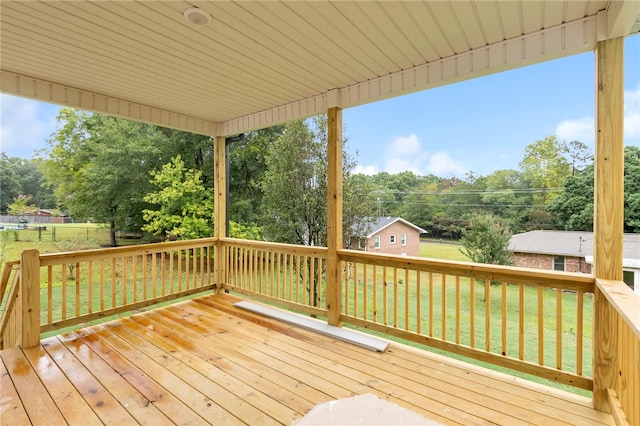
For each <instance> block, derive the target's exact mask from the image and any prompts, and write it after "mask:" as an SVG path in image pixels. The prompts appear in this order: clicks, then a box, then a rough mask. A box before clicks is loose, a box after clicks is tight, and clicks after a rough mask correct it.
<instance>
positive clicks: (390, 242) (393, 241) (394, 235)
mask: <svg viewBox="0 0 640 426" xmlns="http://www.w3.org/2000/svg"><path fill="white" fill-rule="evenodd" d="M395 243H396V234H392V235H391V237H390V238H389V244H395Z"/></svg>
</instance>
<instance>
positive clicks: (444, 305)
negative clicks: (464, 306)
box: [440, 274, 447, 340]
mask: <svg viewBox="0 0 640 426" xmlns="http://www.w3.org/2000/svg"><path fill="white" fill-rule="evenodd" d="M440 276H441V278H440V279H441V281H440V284H441V287H440V290H441V294H442V295H441V297H442V299H441V300H442V302H441V308H442V311H441V313H440V314H441V315H442V317H441V318H440V324H441V326H442V340H447V275H446V274H440Z"/></svg>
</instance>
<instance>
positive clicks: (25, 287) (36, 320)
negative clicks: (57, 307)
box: [18, 250, 40, 348]
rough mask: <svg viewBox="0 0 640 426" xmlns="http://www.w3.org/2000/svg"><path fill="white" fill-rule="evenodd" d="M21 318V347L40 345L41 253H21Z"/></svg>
mask: <svg viewBox="0 0 640 426" xmlns="http://www.w3.org/2000/svg"><path fill="white" fill-rule="evenodd" d="M20 284H21V287H22V288H21V289H20V293H19V294H20V295H19V300H18V302H19V304H20V312H21V314H22V315H21V318H20V319H19V321H20V336H19V339H18V342H19V344H20V347H23V348H30V347H33V346H37V345H39V344H40V253H39V252H38V250H24V251H23V252H22V253H20Z"/></svg>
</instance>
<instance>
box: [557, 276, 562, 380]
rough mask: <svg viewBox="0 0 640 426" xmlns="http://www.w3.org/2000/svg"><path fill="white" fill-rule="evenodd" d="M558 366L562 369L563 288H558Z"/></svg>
mask: <svg viewBox="0 0 640 426" xmlns="http://www.w3.org/2000/svg"><path fill="white" fill-rule="evenodd" d="M556 368H557V369H559V370H562V289H561V288H556Z"/></svg>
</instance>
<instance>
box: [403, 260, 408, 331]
mask: <svg viewBox="0 0 640 426" xmlns="http://www.w3.org/2000/svg"><path fill="white" fill-rule="evenodd" d="M403 288H404V329H405V330H409V270H408V269H405V270H404V287H403Z"/></svg>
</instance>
